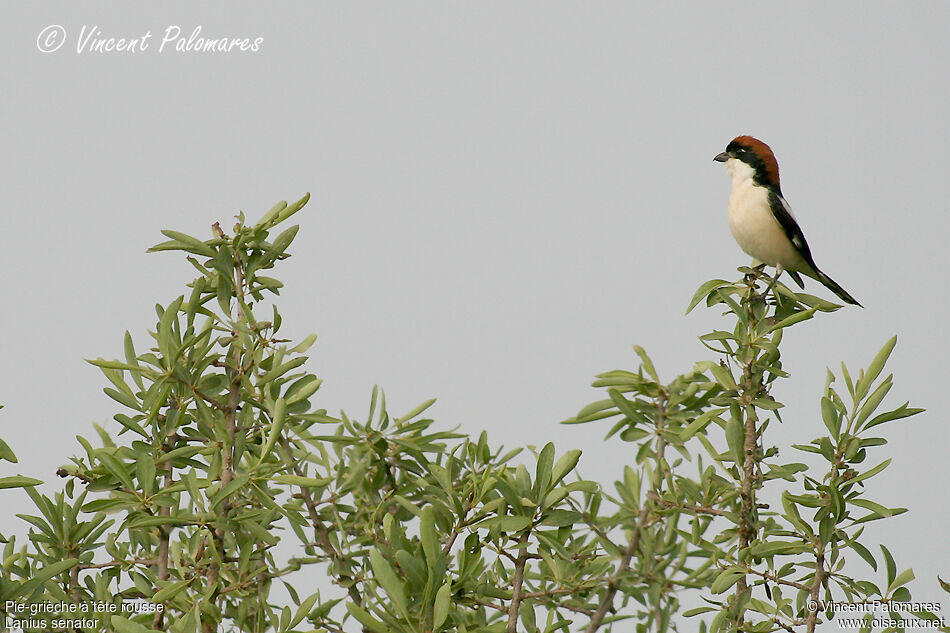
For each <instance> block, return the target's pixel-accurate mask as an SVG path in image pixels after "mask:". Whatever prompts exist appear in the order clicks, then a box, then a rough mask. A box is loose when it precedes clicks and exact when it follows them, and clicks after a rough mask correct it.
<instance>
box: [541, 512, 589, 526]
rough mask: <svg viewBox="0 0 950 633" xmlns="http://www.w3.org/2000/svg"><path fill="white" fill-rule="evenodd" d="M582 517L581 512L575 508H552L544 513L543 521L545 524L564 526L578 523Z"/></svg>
mask: <svg viewBox="0 0 950 633" xmlns="http://www.w3.org/2000/svg"><path fill="white" fill-rule="evenodd" d="M581 518H582V516H581V513H580V512H575V511H574V510H550V511H549V512H545V513H544V514H543V515H542V517H541V522H542V523H543V524H544V525H552V526H554V527H564V526H567V525H574V524H576V523H578V522H579V521H580V520H581Z"/></svg>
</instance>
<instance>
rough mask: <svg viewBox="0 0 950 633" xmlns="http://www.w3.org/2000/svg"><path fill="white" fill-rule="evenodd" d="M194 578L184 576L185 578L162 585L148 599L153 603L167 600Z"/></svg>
mask: <svg viewBox="0 0 950 633" xmlns="http://www.w3.org/2000/svg"><path fill="white" fill-rule="evenodd" d="M194 580H195V579H194V578H186V579H185V580H179V581H178V582H174V583H172V584H170V585H168V586H165V587H162V588H161V589H159V590H158V591H156V592H155V595H153V596H152V597H151V598H150V600H151V601H152V602H154V603H159V602H168V601H170V600H171V599H172V598H174V597H175V596H177V595H178V594H179V593H181V592H182V591H184V590H185V589H187V588H188V586H189V585H191V583H192V582H194Z"/></svg>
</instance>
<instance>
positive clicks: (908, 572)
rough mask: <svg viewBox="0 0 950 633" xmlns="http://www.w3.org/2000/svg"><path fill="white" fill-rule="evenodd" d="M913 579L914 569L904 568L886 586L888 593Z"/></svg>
mask: <svg viewBox="0 0 950 633" xmlns="http://www.w3.org/2000/svg"><path fill="white" fill-rule="evenodd" d="M913 579H914V570H913V569H905V570H904V571H902V572H901V573H899V574H897V578H895V579H894V580H892V581H891V583H890V584H889V585H888V586H887V593H888V594H891V593H893V592H894V590H895V589H897V588H898V587H900V586H902V585H906V584H907V583H909V582H910V581H911V580H913Z"/></svg>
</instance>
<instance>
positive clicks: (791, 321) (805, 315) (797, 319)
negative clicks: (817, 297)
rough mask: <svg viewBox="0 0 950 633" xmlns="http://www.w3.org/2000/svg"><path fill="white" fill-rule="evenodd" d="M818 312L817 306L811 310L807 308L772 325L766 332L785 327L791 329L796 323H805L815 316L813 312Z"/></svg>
mask: <svg viewBox="0 0 950 633" xmlns="http://www.w3.org/2000/svg"><path fill="white" fill-rule="evenodd" d="M816 310H818V306H815V307H813V308H808V309H807V310H802V311H801V312H796V313H795V314H793V315H792V316H790V317H785V318H784V319H782V320H781V321H779V322H778V323H776V324H774V325H773V326H772V327H770V328H769V329H768V332H774V331H775V330H781V329H784V328H787V327H791V326H793V325H795V324H796V323H801V322H802V321H807V320H808V319H810V318H812V317H813V316H814V315H815V311H816Z"/></svg>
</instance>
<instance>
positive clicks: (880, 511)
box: [848, 499, 895, 519]
mask: <svg viewBox="0 0 950 633" xmlns="http://www.w3.org/2000/svg"><path fill="white" fill-rule="evenodd" d="M848 503H850V504H851V505H856V506H860V507H862V508H866V509H867V510H870V511H871V512H874V513H875V514H877V515H878V516H880V517H881V518H884V519H886V518H887V517H890V516H893V515H894V514H895V513H894V511H893V510H891V509H890V508H885V507H884V506H882V505H881V504H879V503H874V502H873V501H868V500H867V499H851V500H850V501H848Z"/></svg>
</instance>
